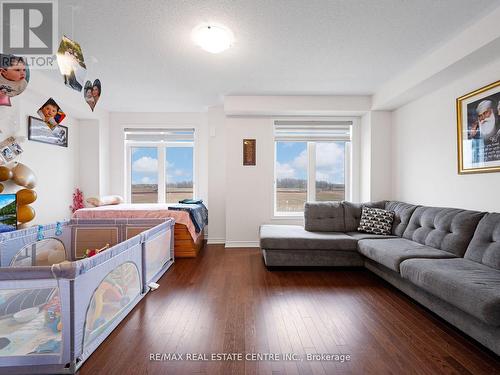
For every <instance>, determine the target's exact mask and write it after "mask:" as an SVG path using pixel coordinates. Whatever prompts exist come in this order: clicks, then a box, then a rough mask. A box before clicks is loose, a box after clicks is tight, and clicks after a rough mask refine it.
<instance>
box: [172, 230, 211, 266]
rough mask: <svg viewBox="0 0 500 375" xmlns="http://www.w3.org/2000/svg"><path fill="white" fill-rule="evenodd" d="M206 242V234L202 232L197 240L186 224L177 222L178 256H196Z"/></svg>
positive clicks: (175, 244)
mask: <svg viewBox="0 0 500 375" xmlns="http://www.w3.org/2000/svg"><path fill="white" fill-rule="evenodd" d="M204 244H205V235H204V234H203V233H201V235H200V236H199V237H198V240H197V241H196V242H195V241H194V240H193V238H192V237H191V234H190V233H189V231H188V229H187V227H186V226H185V225H184V224H175V227H174V253H175V257H176V258H194V257H196V256H197V255H198V253H199V252H200V250H201V249H202V248H203V245H204Z"/></svg>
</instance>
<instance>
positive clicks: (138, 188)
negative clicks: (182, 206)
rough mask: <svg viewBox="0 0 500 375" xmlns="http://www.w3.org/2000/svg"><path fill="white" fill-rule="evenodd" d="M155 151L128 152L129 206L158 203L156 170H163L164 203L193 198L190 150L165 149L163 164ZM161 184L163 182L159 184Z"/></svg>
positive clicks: (138, 150)
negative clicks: (129, 176) (129, 174)
mask: <svg viewBox="0 0 500 375" xmlns="http://www.w3.org/2000/svg"><path fill="white" fill-rule="evenodd" d="M158 158H159V153H158V148H156V147H132V148H131V168H130V169H131V184H132V186H131V200H132V203H157V202H158V201H159V197H158V183H159V181H158V177H159V173H158V172H159V168H162V166H161V165H160V164H162V165H164V168H165V202H166V203H177V202H179V201H180V200H182V199H186V198H193V148H192V147H167V148H166V149H165V160H164V163H159V161H158ZM160 183H163V182H160Z"/></svg>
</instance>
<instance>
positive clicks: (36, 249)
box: [10, 238, 67, 267]
mask: <svg viewBox="0 0 500 375" xmlns="http://www.w3.org/2000/svg"><path fill="white" fill-rule="evenodd" d="M65 260H67V258H66V249H65V248H64V244H63V243H62V241H60V240H58V239H56V238H47V239H44V240H41V241H37V242H33V243H30V244H27V245H25V246H24V247H23V248H22V249H21V250H19V251H18V252H17V254H16V255H15V256H14V258H12V262H11V264H10V266H11V267H30V266H51V265H53V264H57V263H61V262H63V261H65Z"/></svg>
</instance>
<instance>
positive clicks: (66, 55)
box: [57, 36, 87, 92]
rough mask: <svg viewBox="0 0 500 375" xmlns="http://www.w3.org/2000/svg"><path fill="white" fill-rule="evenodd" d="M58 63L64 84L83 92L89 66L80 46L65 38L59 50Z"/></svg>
mask: <svg viewBox="0 0 500 375" xmlns="http://www.w3.org/2000/svg"><path fill="white" fill-rule="evenodd" d="M57 63H58V65H59V69H60V71H61V73H62V74H63V76H64V84H65V85H66V86H68V87H70V88H72V89H73V90H76V91H78V92H80V91H82V88H83V82H85V77H86V75H87V66H86V65H85V60H84V58H83V52H82V48H81V47H80V45H79V44H78V43H77V42H75V41H73V40H71V39H69V38H68V37H66V36H63V38H62V40H61V43H60V44H59V49H58V50H57Z"/></svg>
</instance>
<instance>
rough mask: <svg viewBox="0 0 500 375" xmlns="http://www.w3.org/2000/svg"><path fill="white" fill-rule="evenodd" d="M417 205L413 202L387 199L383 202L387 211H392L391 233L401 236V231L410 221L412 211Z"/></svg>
mask: <svg viewBox="0 0 500 375" xmlns="http://www.w3.org/2000/svg"><path fill="white" fill-rule="evenodd" d="M417 207H418V206H415V205H413V204H409V203H404V202H398V201H389V202H386V203H385V209H386V210H387V211H392V212H394V221H393V223H392V234H394V235H396V236H398V237H402V236H403V232H404V231H405V229H406V227H407V226H408V223H409V222H410V218H411V215H412V214H413V211H415V209H416V208H417Z"/></svg>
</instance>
